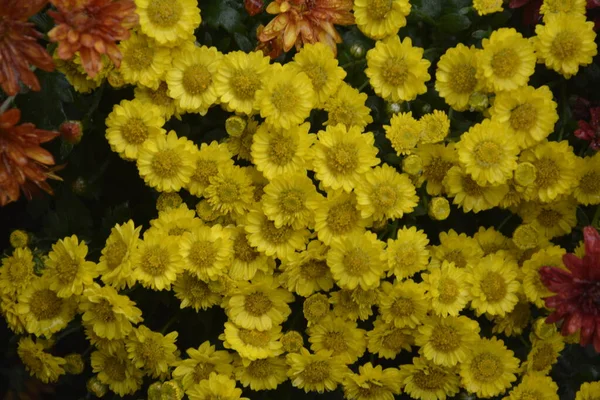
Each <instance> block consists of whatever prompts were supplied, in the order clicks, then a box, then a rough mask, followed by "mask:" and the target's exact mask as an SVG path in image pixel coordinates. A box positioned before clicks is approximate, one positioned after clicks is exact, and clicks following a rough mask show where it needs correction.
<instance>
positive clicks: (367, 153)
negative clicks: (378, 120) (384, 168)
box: [313, 124, 379, 192]
mask: <svg viewBox="0 0 600 400" xmlns="http://www.w3.org/2000/svg"><path fill="white" fill-rule="evenodd" d="M317 137H318V141H317V142H316V143H315V145H314V147H313V156H314V160H313V168H314V171H315V175H316V178H317V179H318V180H319V181H320V182H321V184H322V185H323V186H324V187H325V188H331V189H334V190H337V189H343V190H345V191H346V192H350V191H352V189H353V188H354V187H355V186H356V185H357V183H358V179H359V177H360V175H361V174H364V173H365V172H367V171H368V170H369V168H371V167H373V166H375V165H378V164H379V159H378V158H377V151H378V150H377V147H375V138H374V136H373V133H371V132H367V133H361V131H360V129H359V128H357V127H350V128H349V129H347V128H346V127H345V126H344V125H342V124H339V125H336V126H331V125H329V126H327V128H326V129H325V130H324V131H319V133H318V134H317Z"/></svg>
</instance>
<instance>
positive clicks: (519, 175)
mask: <svg viewBox="0 0 600 400" xmlns="http://www.w3.org/2000/svg"><path fill="white" fill-rule="evenodd" d="M514 175H515V182H516V183H517V184H518V185H521V186H530V185H531V184H532V183H533V182H535V178H536V177H537V170H536V168H535V165H533V164H532V163H530V162H524V163H520V164H519V165H517V169H515V173H514Z"/></svg>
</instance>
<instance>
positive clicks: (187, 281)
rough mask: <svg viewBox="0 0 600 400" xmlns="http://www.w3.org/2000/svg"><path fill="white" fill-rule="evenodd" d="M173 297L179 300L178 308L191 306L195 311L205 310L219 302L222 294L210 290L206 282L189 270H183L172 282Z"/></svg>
mask: <svg viewBox="0 0 600 400" xmlns="http://www.w3.org/2000/svg"><path fill="white" fill-rule="evenodd" d="M173 291H174V292H175V297H177V298H178V299H179V300H180V301H181V304H180V306H179V307H180V308H186V307H191V308H193V309H194V310H195V311H196V312H198V311H199V310H200V309H202V310H207V309H209V308H210V307H213V306H216V305H217V304H221V301H222V296H221V295H220V294H218V293H215V292H213V291H212V290H211V288H210V286H209V284H208V283H206V282H204V281H202V280H200V279H198V276H197V275H196V274H194V273H191V272H189V271H184V272H183V273H182V274H180V275H178V276H177V280H176V281H175V283H173Z"/></svg>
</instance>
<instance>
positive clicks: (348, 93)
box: [323, 82, 373, 131]
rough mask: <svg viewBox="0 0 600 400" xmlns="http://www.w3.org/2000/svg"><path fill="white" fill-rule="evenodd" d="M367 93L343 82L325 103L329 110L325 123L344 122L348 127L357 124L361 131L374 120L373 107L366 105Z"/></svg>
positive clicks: (326, 108) (326, 124) (327, 110)
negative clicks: (372, 115)
mask: <svg viewBox="0 0 600 400" xmlns="http://www.w3.org/2000/svg"><path fill="white" fill-rule="evenodd" d="M366 101H367V94H366V93H362V92H359V91H358V90H356V89H355V88H353V87H352V86H350V85H348V84H347V83H346V82H342V83H341V84H340V85H339V86H338V89H337V92H335V93H334V94H332V95H331V96H330V97H329V99H327V101H326V102H325V104H324V105H323V109H324V110H325V111H326V112H327V121H325V122H324V123H323V125H325V126H328V125H331V126H336V125H337V124H344V125H345V126H346V128H348V129H349V128H350V127H351V126H356V127H358V128H360V130H361V131H363V130H364V129H365V127H366V126H367V125H369V124H370V123H371V122H373V117H371V109H370V108H369V107H367V106H366V105H365V102H366Z"/></svg>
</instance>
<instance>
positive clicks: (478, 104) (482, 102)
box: [469, 92, 490, 112]
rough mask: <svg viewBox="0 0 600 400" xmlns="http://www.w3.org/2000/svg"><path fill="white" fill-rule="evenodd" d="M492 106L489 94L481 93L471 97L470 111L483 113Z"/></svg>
mask: <svg viewBox="0 0 600 400" xmlns="http://www.w3.org/2000/svg"><path fill="white" fill-rule="evenodd" d="M489 106H490V99H489V98H488V96H487V94H485V93H481V92H475V93H473V94H472V95H471V97H469V109H470V111H472V112H473V111H477V112H482V111H484V110H486V109H487V108H488V107H489Z"/></svg>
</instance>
